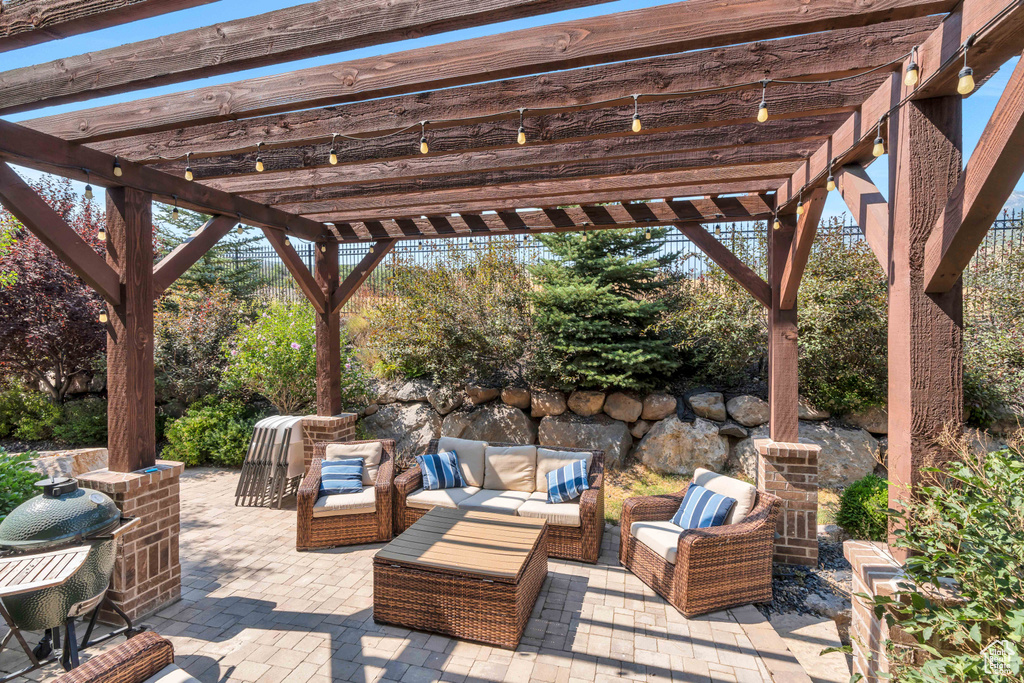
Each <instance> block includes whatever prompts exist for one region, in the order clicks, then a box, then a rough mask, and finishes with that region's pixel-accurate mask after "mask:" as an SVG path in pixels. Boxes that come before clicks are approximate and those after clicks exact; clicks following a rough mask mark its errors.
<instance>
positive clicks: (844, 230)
mask: <svg viewBox="0 0 1024 683" xmlns="http://www.w3.org/2000/svg"><path fill="white" fill-rule="evenodd" d="M1022 226H1024V210H1015V211H1004V212H1003V215H1002V216H1001V217H1000V218H999V219H998V220H996V221H995V223H993V225H992V229H991V230H990V231H989V232H988V235H987V236H986V238H985V242H984V243H983V244H982V246H981V248H980V249H978V252H977V253H976V254H975V256H974V258H973V259H972V261H971V265H970V266H969V267H968V269H967V271H966V272H965V275H964V278H965V282H966V283H967V284H968V285H969V284H970V280H971V276H972V274H974V273H982V272H989V271H991V268H992V266H993V265H994V264H995V263H996V262H997V261H998V259H1000V258H1001V255H1002V254H1004V253H1005V252H1006V250H1007V249H1008V248H1010V247H1012V246H1017V247H1024V227H1022ZM837 229H839V230H841V234H842V238H843V241H844V242H845V243H846V244H847V245H852V244H855V243H858V242H860V241H862V240H863V235H862V234H861V231H860V228H858V227H857V225H856V224H853V223H849V222H846V223H843V224H842V225H841V226H838V227H837ZM708 230H710V231H711V232H712V233H713V234H714V235H715V236H716V237H717V238H718V239H719V240H721V241H722V242H723V243H725V244H726V245H727V246H729V247H730V248H732V249H733V250H734V251H737V252H740V253H741V254H742V256H743V257H744V261H745V262H746V263H747V265H749V266H750V267H751V268H752V269H753V270H755V271H756V272H758V273H760V274H761V276H762V277H764V274H765V270H766V260H767V259H766V253H765V246H764V242H765V240H764V237H765V225H764V224H763V223H760V224H758V223H731V224H716V225H713V226H708ZM495 240H501V241H503V242H509V241H511V240H515V245H516V248H515V250H514V253H515V259H516V261H517V263H519V264H520V265H523V264H530V263H535V262H537V261H539V260H541V259H544V258H546V257H550V255H551V254H550V252H549V251H548V250H547V248H546V247H545V246H544V245H543V244H542V243H541V242H539V241H538V240H536V239H534V238H531V237H530V236H516V237H510V236H504V237H498V236H494V237H491V236H486V235H481V236H475V237H459V238H451V239H445V240H423V241H415V240H407V241H403V242H399V244H398V245H397V246H396V247H395V249H394V250H393V252H392V254H391V255H389V257H388V258H387V259H385V261H384V262H383V264H382V266H380V267H378V268H377V269H376V270H375V271H374V272H373V273H371V274H370V277H369V278H368V279H367V280H366V282H365V283H364V284H363V286H362V287H360V288H359V290H358V291H357V292H356V294H355V296H353V297H352V299H351V300H349V302H348V303H347V304H345V308H344V309H343V310H344V311H345V312H353V311H357V310H360V309H361V308H363V307H365V306H367V305H369V304H371V303H372V302H373V301H374V300H376V299H378V298H379V297H385V296H389V295H391V294H393V287H392V286H391V283H390V275H389V272H390V268H389V265H393V264H395V263H396V262H398V260H401V261H402V262H403V263H410V262H412V263H416V264H421V265H424V266H429V265H430V264H431V263H435V262H437V260H439V259H444V258H448V257H450V255H451V252H452V250H462V251H467V252H468V251H473V250H477V249H483V248H486V247H487V246H488V244H489V243H490V242H492V241H495ZM658 241H659V243H660V246H659V249H658V251H657V252H656V253H657V254H658V255H664V254H671V253H673V252H675V253H678V254H679V257H678V259H677V260H676V261H675V263H674V265H673V268H674V269H676V270H677V272H678V271H681V272H683V273H685V274H686V275H688V276H691V277H699V276H700V275H702V274H704V273H705V272H706V271H707V268H708V262H707V260H706V259H705V258H702V252H701V251H700V249H699V248H698V247H697V246H696V245H694V244H693V243H692V242H691V241H690V240H689V239H687V238H686V237H685V236H684V235H683V234H682V233H679V232H678V231H676V230H671V231H670V232H668V233H667V234H666V235H665V236H664V237H663V238H660V239H659V240H658ZM295 249H296V251H297V252H298V254H299V256H300V257H301V259H302V261H303V263H305V264H306V266H307V267H308V268H309V269H310V271H311V272H312V270H313V264H314V260H315V253H314V246H313V245H312V244H309V243H305V242H304V243H299V244H297V245H296V247H295ZM368 249H369V245H368V244H342V245H340V246H339V249H338V256H339V262H340V270H341V277H342V279H344V278H345V276H346V275H348V273H350V272H351V271H352V270H353V269H354V268H355V267H356V265H357V264H358V263H359V261H360V260H361V259H362V258H363V257H364V256H365V255H366V253H367V250H368ZM234 257H235V260H236V263H242V262H244V261H255V262H257V263H258V264H259V266H260V273H261V275H262V278H263V281H264V282H265V290H264V293H265V295H266V296H267V297H268V298H270V299H276V300H287V301H298V300H302V298H303V295H302V292H301V291H300V290H299V289H298V287H297V286H296V284H295V280H294V279H293V278H292V277H291V275H290V274H289V273H288V271H287V269H285V267H284V264H283V263H282V262H281V259H280V258H278V256H277V254H276V253H275V252H274V250H273V249H272V248H271V247H270V246H269V245H253V246H249V247H246V248H242V249H237V250H236V252H235V254H234Z"/></svg>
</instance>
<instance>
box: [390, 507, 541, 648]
mask: <svg viewBox="0 0 1024 683" xmlns="http://www.w3.org/2000/svg"><path fill="white" fill-rule="evenodd" d="M547 573H548V550H547V523H546V522H545V521H544V520H541V519H531V518H525V517H514V516H512V515H503V514H495V513H491V512H475V511H473V512H468V511H464V510H450V509H446V508H434V509H432V510H430V511H429V512H428V513H427V514H425V515H424V516H423V517H421V518H420V519H418V520H417V521H416V522H415V523H414V524H413V525H412V526H410V527H409V528H408V529H406V530H405V532H404V533H402V535H400V536H399V537H398V538H396V539H394V540H393V541H391V542H390V543H388V544H387V545H386V546H385V547H383V548H381V549H380V550H378V551H377V554H376V555H374V557H373V618H374V620H375V621H377V622H379V623H385V624H394V625H397V626H404V627H406V628H411V629H416V630H420V631H430V632H433V633H443V634H445V635H450V636H454V637H456V638H463V639H465V640H473V641H477V642H482V643H487V644H489V645H497V646H498V647H505V648H515V647H516V646H517V645H518V644H519V639H520V638H521V637H522V635H523V630H524V629H525V628H526V622H527V620H528V619H529V618H530V613H531V612H532V611H533V606H534V603H535V602H536V601H537V595H538V594H539V593H540V589H541V585H543V583H544V577H546V576H547Z"/></svg>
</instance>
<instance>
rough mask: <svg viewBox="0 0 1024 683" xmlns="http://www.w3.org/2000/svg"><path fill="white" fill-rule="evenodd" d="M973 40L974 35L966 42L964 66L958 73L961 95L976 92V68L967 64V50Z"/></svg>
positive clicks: (958, 86)
mask: <svg viewBox="0 0 1024 683" xmlns="http://www.w3.org/2000/svg"><path fill="white" fill-rule="evenodd" d="M973 42H974V36H971V37H969V38H968V39H967V40H966V41H965V42H964V68H962V69H960V73H959V74H957V78H959V80H958V81H957V83H956V91H957V92H958V93H960V94H961V95H970V94H971V93H972V92H974V69H972V68H971V67H969V66H967V50H968V48H970V47H971V43H973Z"/></svg>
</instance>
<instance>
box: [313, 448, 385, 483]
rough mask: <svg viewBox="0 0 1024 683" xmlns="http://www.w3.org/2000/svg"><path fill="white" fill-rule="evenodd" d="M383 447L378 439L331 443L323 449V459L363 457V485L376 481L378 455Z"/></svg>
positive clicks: (378, 464)
mask: <svg viewBox="0 0 1024 683" xmlns="http://www.w3.org/2000/svg"><path fill="white" fill-rule="evenodd" d="M383 452H384V447H383V446H382V445H381V444H380V442H379V441H374V442H371V443H331V444H327V449H326V450H325V451H324V460H346V459H348V458H362V459H363V486H373V485H374V484H376V483H377V470H379V469H380V456H381V453H383Z"/></svg>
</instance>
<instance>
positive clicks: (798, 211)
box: [796, 190, 804, 216]
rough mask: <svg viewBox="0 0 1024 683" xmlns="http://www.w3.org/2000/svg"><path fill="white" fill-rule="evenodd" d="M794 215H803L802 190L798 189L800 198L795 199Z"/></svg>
mask: <svg viewBox="0 0 1024 683" xmlns="http://www.w3.org/2000/svg"><path fill="white" fill-rule="evenodd" d="M796 215H797V216H803V215H804V191H803V190H800V198H799V199H797V200H796Z"/></svg>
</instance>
